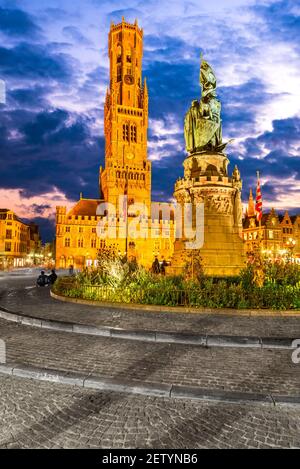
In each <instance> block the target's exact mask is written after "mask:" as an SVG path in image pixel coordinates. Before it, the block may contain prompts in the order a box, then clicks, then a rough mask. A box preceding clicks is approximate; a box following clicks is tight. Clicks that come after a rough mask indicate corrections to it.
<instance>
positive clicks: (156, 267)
mask: <svg viewBox="0 0 300 469" xmlns="http://www.w3.org/2000/svg"><path fill="white" fill-rule="evenodd" d="M152 272H153V273H154V274H159V272H160V267H159V261H158V259H157V256H155V259H154V262H153V264H152Z"/></svg>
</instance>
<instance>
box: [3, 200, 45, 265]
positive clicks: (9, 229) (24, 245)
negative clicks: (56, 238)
mask: <svg viewBox="0 0 300 469" xmlns="http://www.w3.org/2000/svg"><path fill="white" fill-rule="evenodd" d="M40 246H41V240H40V235H39V228H38V226H37V225H36V224H34V223H31V224H28V223H25V222H24V221H22V220H21V219H20V218H19V217H18V216H17V215H16V214H15V213H14V212H13V211H12V210H9V209H0V269H6V268H9V267H23V266H25V265H26V263H28V262H29V257H28V256H29V255H30V253H32V252H35V253H37V252H38V251H39V249H40Z"/></svg>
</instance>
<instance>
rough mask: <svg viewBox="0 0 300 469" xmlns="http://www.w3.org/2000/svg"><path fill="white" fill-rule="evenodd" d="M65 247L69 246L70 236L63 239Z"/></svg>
mask: <svg viewBox="0 0 300 469" xmlns="http://www.w3.org/2000/svg"><path fill="white" fill-rule="evenodd" d="M65 247H66V248H69V247H70V238H66V239H65Z"/></svg>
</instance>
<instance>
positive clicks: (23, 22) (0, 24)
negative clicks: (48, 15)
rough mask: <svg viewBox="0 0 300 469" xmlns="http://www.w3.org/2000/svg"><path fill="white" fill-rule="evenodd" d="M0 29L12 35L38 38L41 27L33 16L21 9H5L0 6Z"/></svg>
mask: <svg viewBox="0 0 300 469" xmlns="http://www.w3.org/2000/svg"><path fill="white" fill-rule="evenodd" d="M0 31H2V32H3V33H5V34H7V35H9V36H13V37H21V38H25V37H29V38H30V39H31V40H32V39H35V38H38V37H39V36H40V34H41V29H40V28H39V26H37V24H36V23H35V21H34V19H33V17H32V16H31V15H29V14H28V13H26V12H25V11H23V10H17V9H6V8H1V7H0Z"/></svg>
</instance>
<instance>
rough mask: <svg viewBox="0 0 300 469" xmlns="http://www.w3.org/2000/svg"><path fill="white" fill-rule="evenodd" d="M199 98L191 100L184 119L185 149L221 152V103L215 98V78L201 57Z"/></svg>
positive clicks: (189, 150)
mask: <svg viewBox="0 0 300 469" xmlns="http://www.w3.org/2000/svg"><path fill="white" fill-rule="evenodd" d="M200 86H201V90H202V94H201V100H200V102H199V101H198V100H194V101H192V105H191V107H190V109H189V110H188V112H187V113H186V116H185V120H184V137H185V143H186V149H187V151H188V152H189V153H190V154H192V153H196V152H199V151H217V152H221V151H222V150H223V149H224V148H225V147H226V145H227V143H229V142H227V143H222V121H221V103H220V101H219V100H218V99H217V98H216V86H217V80H216V77H215V74H214V72H213V70H212V68H211V66H210V65H209V64H208V63H207V62H206V61H205V60H203V59H202V58H201V66H200Z"/></svg>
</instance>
